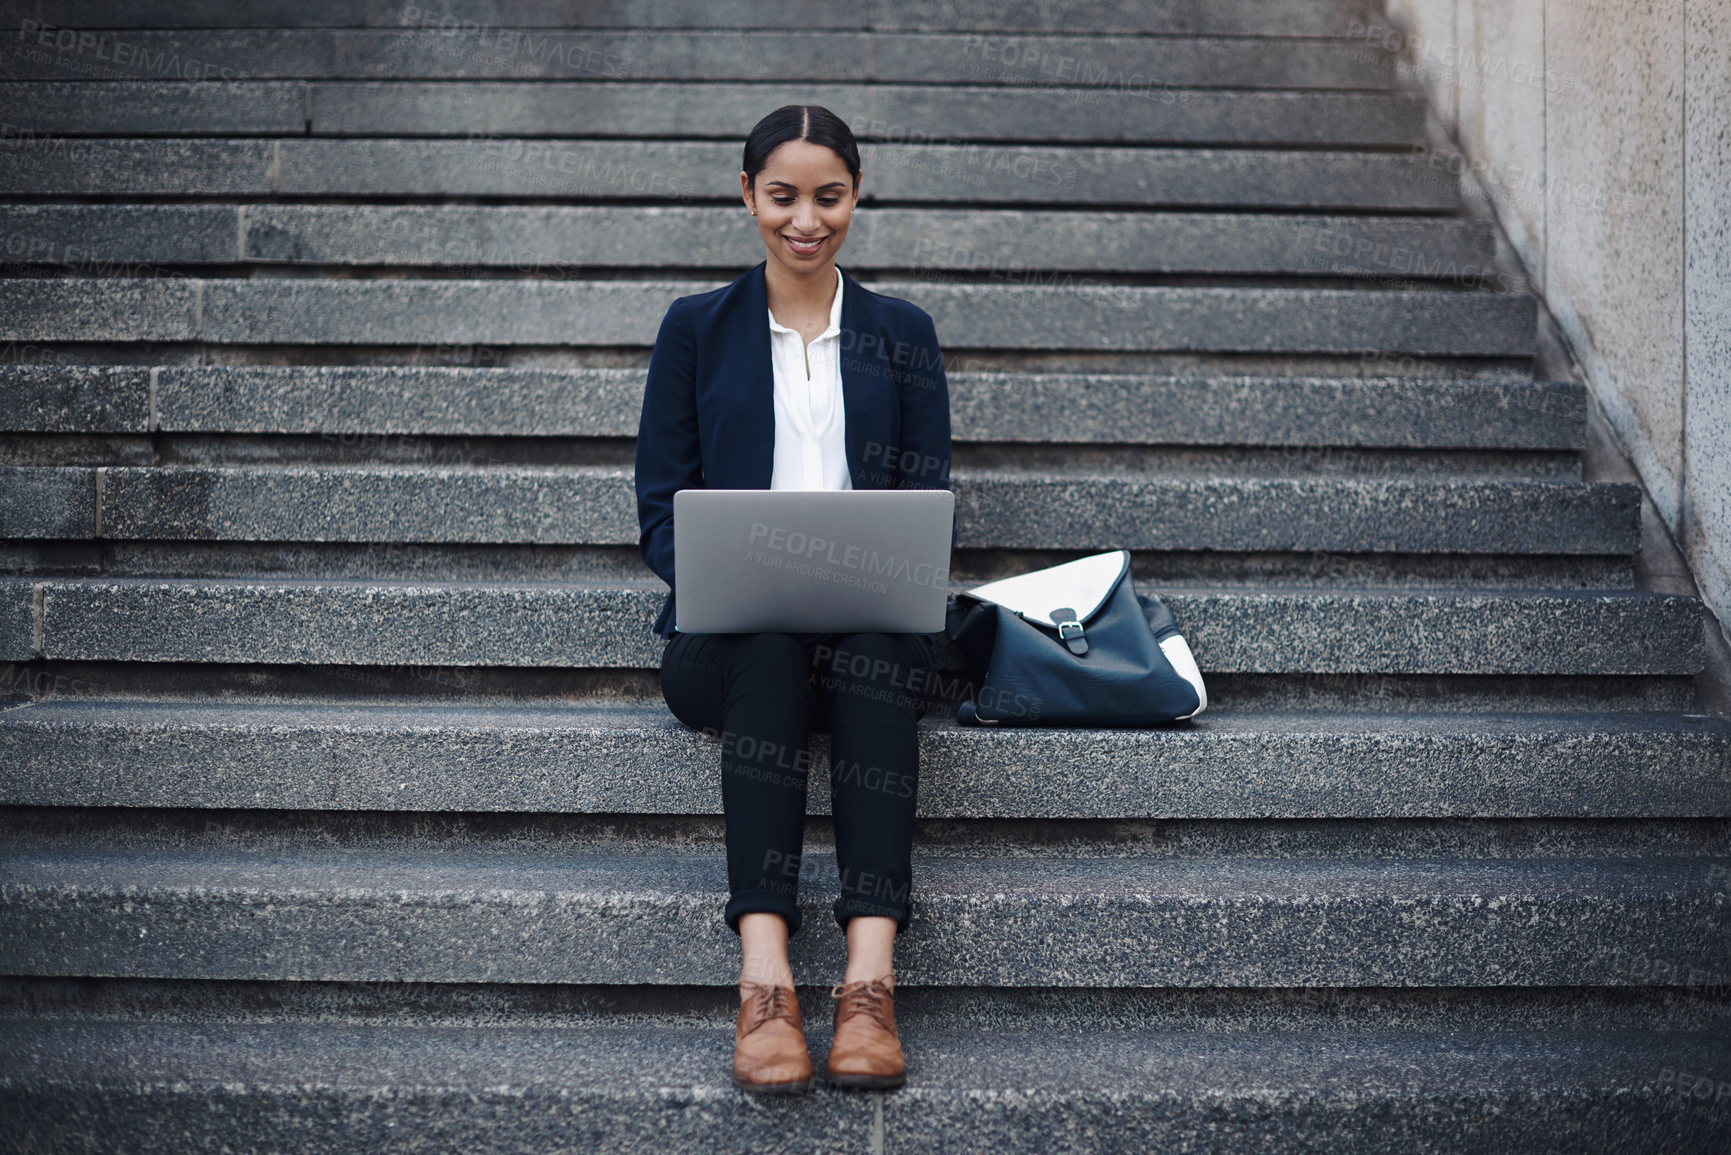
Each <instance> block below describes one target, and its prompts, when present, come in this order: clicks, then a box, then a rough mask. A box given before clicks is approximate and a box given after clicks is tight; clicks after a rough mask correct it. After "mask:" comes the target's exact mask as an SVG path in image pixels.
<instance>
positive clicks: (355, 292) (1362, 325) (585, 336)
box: [0, 277, 1536, 357]
mask: <svg viewBox="0 0 1731 1155" xmlns="http://www.w3.org/2000/svg"><path fill="white" fill-rule="evenodd" d="M725 283H726V282H715V281H578V280H572V281H566V280H515V279H511V280H504V279H497V280H476V281H470V280H348V279H328V280H327V279H306V278H293V277H290V278H282V279H252V280H198V279H190V278H165V277H152V278H135V277H127V278H117V277H78V278H20V279H10V280H0V340H9V341H174V342H183V341H202V342H207V343H212V344H246V345H270V344H280V345H354V344H364V345H414V344H422V345H434V346H450V345H465V344H484V345H554V346H583V345H590V346H595V345H599V346H637V347H648V346H652V345H653V344H654V343H655V334H656V331H657V329H658V327H659V326H660V323H661V318H662V316H663V315H664V314H665V313H666V311H667V306H668V305H670V304H671V303H672V302H673V301H674V300H675V299H676V298H678V297H682V296H686V295H689V294H692V293H698V292H704V291H707V290H709V289H713V288H717V287H719V285H720V284H725ZM872 287H873V289H874V290H875V291H878V292H882V293H886V294H888V295H890V296H895V297H901V298H904V299H906V300H909V301H912V302H913V303H914V304H916V305H919V306H920V307H922V308H924V309H925V310H926V311H927V312H929V313H930V314H931V316H932V319H933V322H934V323H935V325H936V327H937V332H938V335H939V339H940V340H941V341H942V342H943V345H944V348H945V349H946V350H949V349H964V348H965V349H998V350H1007V349H1092V350H1124V351H1161V350H1165V351H1199V352H1233V351H1238V352H1278V353H1351V354H1362V353H1364V352H1365V351H1366V350H1374V351H1378V352H1381V353H1409V354H1434V355H1438V356H1463V357H1527V356H1530V355H1531V354H1532V350H1533V341H1534V333H1535V325H1536V306H1535V302H1534V299H1533V298H1532V297H1531V296H1528V295H1526V294H1524V293H1489V292H1485V293H1479V292H1460V291H1451V290H1408V291H1385V290H1353V289H1289V288H1178V287H1142V286H1131V285H1100V284H1090V283H1071V284H1068V285H1066V284H1063V283H1062V282H1060V283H1058V284H1056V285H1044V286H1031V285H1006V284H990V283H984V284H967V283H961V284H942V283H932V282H921V281H907V282H902V281H879V282H874V283H873V286H872ZM844 352H845V350H844Z"/></svg>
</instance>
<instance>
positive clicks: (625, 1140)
mask: <svg viewBox="0 0 1731 1155" xmlns="http://www.w3.org/2000/svg"><path fill="white" fill-rule="evenodd" d="M814 996H815V997H818V998H819V999H820V1002H819V1004H818V1005H816V1006H814V1005H812V1003H811V1002H810V1001H809V1000H810V999H811V998H812V997H814ZM899 1001H900V1000H898V1002H899ZM802 1009H803V1010H804V1011H805V1017H806V1019H807V1021H808V1023H809V1024H810V1025H809V1027H808V1030H809V1031H810V1033H811V1037H812V1038H813V1040H814V1045H820V1044H818V1041H819V1040H821V1039H822V1038H823V1037H824V1036H825V1035H826V1034H827V1028H826V1026H825V1024H824V1023H823V1022H822V1020H823V1019H824V1017H825V1015H824V1013H823V1012H824V1008H823V1007H822V1005H821V992H815V991H808V992H805V995H804V998H803V999H802ZM899 1009H901V1008H900V1007H898V1010H899ZM898 1026H899V1027H900V1028H901V1032H902V1036H903V1038H904V1040H905V1042H906V1050H907V1053H908V1069H909V1085H908V1087H907V1088H906V1089H905V1090H903V1091H901V1092H899V1093H897V1094H893V1095H888V1096H877V1095H859V1094H853V1093H848V1092H840V1091H829V1090H819V1091H818V1092H817V1093H815V1094H814V1095H812V1096H809V1097H798V1098H793V1099H791V1100H789V1101H788V1102H785V1103H778V1104H776V1105H775V1108H774V1109H773V1110H769V1109H766V1108H765V1106H764V1104H762V1103H760V1102H758V1101H755V1100H753V1099H752V1098H751V1097H750V1096H748V1095H745V1094H743V1093H741V1092H739V1091H736V1090H734V1089H733V1088H732V1087H731V1086H730V1085H728V1083H727V1082H726V1077H727V1058H728V1051H729V1046H728V1029H727V1026H726V1024H725V1023H720V1024H717V1023H712V1022H699V1023H692V1022H690V1021H686V1022H682V1023H667V1024H663V1023H653V1024H638V1023H635V1022H633V1021H632V1020H631V1019H629V1018H627V1017H625V1016H620V1019H619V1022H618V1023H617V1025H615V1024H614V1023H611V1022H607V1021H601V1022H594V1021H585V1022H582V1023H580V1024H568V1023H559V1022H554V1021H545V1022H538V1023H536V1024H534V1025H533V1026H527V1027H525V1026H518V1025H515V1024H512V1025H510V1026H502V1025H500V1024H499V1023H497V1022H487V1021H477V1020H474V1019H465V1018H461V1017H458V1018H454V1019H451V1020H446V1021H438V1022H432V1023H410V1024H404V1023H401V1022H397V1021H393V1020H389V1019H384V1020H380V1019H374V1020H371V1021H368V1020H366V1019H363V1018H353V1019H346V1020H337V1021H330V1020H322V1021H321V1020H316V1019H312V1020H308V1019H300V1018H291V1019H287V1020H279V1021H269V1020H265V1021H253V1022H248V1021H244V1020H240V1021H215V1022H208V1023H199V1024H196V1025H194V1024H189V1023H185V1022H176V1021H174V1020H173V1019H171V1018H165V1019H162V1020H156V1021H150V1020H145V1021H125V1020H122V1021H117V1022H116V1021H109V1022H104V1021H100V1020H96V1021H74V1022H60V1021H56V1020H54V1019H51V1018H48V1017H46V1016H42V1017H31V1018H22V1019H18V1020H13V1021H11V1022H9V1023H8V1024H7V1025H6V1027H5V1028H4V1034H3V1035H0V1039H3V1040H4V1042H3V1046H0V1056H3V1057H0V1096H3V1099H0V1101H3V1102H4V1103H5V1106H6V1109H7V1113H8V1116H9V1118H10V1119H11V1120H12V1122H13V1125H14V1126H16V1127H18V1128H19V1131H18V1132H17V1134H19V1135H20V1136H21V1137H23V1138H24V1139H25V1142H26V1145H27V1146H30V1147H42V1148H46V1147H51V1146H67V1147H70V1146H73V1145H75V1144H77V1145H89V1146H100V1145H101V1144H102V1143H103V1142H104V1141H105V1140H106V1139H107V1138H108V1137H110V1136H113V1135H115V1134H125V1135H127V1136H128V1137H129V1140H130V1141H131V1143H132V1144H133V1146H134V1149H136V1150H139V1151H147V1152H156V1151H161V1152H165V1153H166V1152H175V1151H179V1150H184V1149H185V1147H186V1145H188V1144H190V1143H199V1144H204V1143H209V1144H210V1145H212V1146H214V1145H216V1144H218V1143H221V1142H223V1141H225V1140H227V1139H229V1138H230V1137H232V1136H233V1135H234V1134H236V1133H239V1134H244V1135H246V1136H248V1137H249V1138H250V1139H251V1140H252V1141H253V1142H255V1143H257V1144H259V1145H260V1146H268V1147H272V1148H280V1149H296V1150H305V1151H309V1152H319V1153H324V1152H332V1153H336V1152H368V1153H371V1152H380V1151H398V1150H407V1149H410V1148H411V1147H416V1146H419V1147H422V1148H424V1149H433V1148H436V1149H443V1150H463V1151H476V1152H493V1151H501V1152H502V1151H517V1150H522V1149H524V1148H525V1147H530V1148H548V1149H551V1148H563V1147H569V1146H572V1145H573V1144H575V1143H578V1142H581V1143H582V1144H583V1145H585V1146H591V1147H594V1148H596V1149H606V1150H609V1151H622V1152H635V1151H652V1152H663V1151H668V1150H711V1151H727V1150H736V1151H748V1150H750V1151H782V1150H789V1151H791V1150H800V1151H838V1152H839V1151H860V1150H868V1149H872V1148H874V1147H877V1146H878V1145H879V1144H880V1143H881V1144H882V1146H883V1148H884V1149H885V1150H893V1151H898V1152H900V1151H940V1150H955V1149H984V1150H992V1151H1006V1152H1028V1153H1043V1152H1047V1151H1054V1150H1082V1149H1086V1150H1091V1151H1124V1152H1143V1151H1149V1150H1182V1149H1184V1148H1185V1147H1186V1146H1187V1145H1188V1144H1190V1143H1192V1142H1194V1141H1195V1139H1196V1138H1197V1137H1198V1136H1199V1135H1202V1136H1206V1140H1207V1144H1208V1147H1209V1149H1212V1150H1246V1151H1248V1150H1269V1149H1280V1150H1287V1151H1317V1152H1356V1151H1372V1150H1387V1149H1388V1148H1389V1146H1390V1145H1391V1144H1399V1146H1400V1147H1401V1149H1402V1150H1405V1151H1411V1152H1415V1153H1426V1155H1429V1153H1441V1152H1475V1151H1486V1150H1506V1151H1514V1150H1519V1151H1528V1152H1534V1153H1536V1155H1573V1153H1574V1152H1578V1151H1582V1150H1590V1149H1603V1150H1615V1151H1629V1152H1635V1151H1654V1152H1657V1151H1676V1152H1705V1151H1711V1150H1714V1149H1716V1148H1717V1147H1722V1146H1723V1145H1724V1143H1725V1141H1726V1140H1727V1138H1731V1122H1728V1119H1727V1116H1726V1115H1725V1114H1724V1113H1723V1112H1722V1111H1719V1110H1716V1109H1715V1107H1714V1104H1713V1102H1712V1100H1711V1098H1710V1097H1709V1098H1707V1099H1706V1100H1705V1101H1703V1100H1698V1099H1695V1098H1694V1097H1693V1087H1692V1086H1690V1085H1688V1083H1687V1082H1686V1081H1685V1080H1683V1079H1680V1077H1679V1074H1678V1072H1679V1071H1686V1072H1689V1073H1690V1075H1691V1076H1694V1075H1696V1074H1697V1073H1699V1077H1703V1078H1706V1079H1707V1080H1708V1082H1709V1084H1710V1086H1709V1096H1710V1095H1711V1090H1712V1087H1711V1084H1713V1083H1714V1082H1715V1081H1717V1080H1722V1079H1724V1078H1725V1077H1726V1073H1727V1070H1728V1066H1727V1058H1726V1055H1725V1050H1724V1047H1723V1044H1722V1042H1721V1041H1720V1039H1719V1037H1717V1036H1715V1035H1714V1034H1713V1033H1712V1032H1708V1031H1699V1032H1677V1031H1625V1032H1595V1031H1583V1030H1557V1031H1538V1032H1526V1031H1520V1030H1513V1029H1510V1028H1509V1027H1507V1026H1502V1027H1495V1026H1493V1027H1490V1028H1484V1029H1479V1030H1471V1031H1446V1030H1437V1031H1424V1032H1411V1031H1398V1030H1378V1029H1375V1028H1370V1029H1366V1030H1360V1031H1355V1032H1330V1031H1327V1030H1322V1031H1315V1032H1298V1031H1285V1032H1278V1033H1274V1034H1260V1033H1258V1034H1249V1035H1246V1034H1242V1033H1236V1032H1234V1033H1224V1034H1221V1033H1213V1032H1208V1031H1178V1032H1174V1031H1170V1030H1160V1029H1149V1028H1145V1027H1143V1028H1126V1027H1124V1026H1123V1025H1122V1024H1121V1023H1120V1022H1118V1021H1117V1020H1115V1019H1112V1018H1108V1017H1104V1016H1103V1017H1102V1018H1101V1019H1099V1020H1098V1021H1096V1022H1093V1023H1090V1024H1085V1025H1081V1026H1078V1027H1076V1028H1074V1029H1071V1030H1067V1031H1060V1032H1052V1031H1047V1030H1038V1029H1029V1028H1028V1027H1026V1026H1025V1025H1021V1024H1009V1025H1007V1026H1006V1027H1005V1028H1004V1029H1002V1030H997V1031H993V1032H991V1033H990V1034H984V1033H982V1032H980V1031H979V1030H977V1029H971V1028H969V1027H967V1026H965V1025H964V1026H959V1027H947V1028H946V1027H935V1026H932V1025H928V1024H927V1023H926V1022H924V1021H923V1020H922V1019H921V1018H920V1017H919V1016H917V1015H915V1016H911V1017H906V1018H905V1019H904V1020H903V1021H901V1022H899V1023H898ZM818 1053H819V1054H820V1055H821V1053H822V1051H821V1049H820V1050H819V1051H818ZM1036 1072H1037V1073H1038V1077H1039V1085H1038V1086H1031V1085H1030V1083H1031V1076H1032V1075H1033V1074H1034V1073H1036ZM80 1084H88V1085H93V1086H95V1087H100V1088H101V1090H94V1089H93V1090H90V1091H83V1092H82V1093H80V1091H70V1090H69V1089H68V1088H69V1087H77V1086H79V1085H80ZM291 1088H292V1090H287V1089H291Z"/></svg>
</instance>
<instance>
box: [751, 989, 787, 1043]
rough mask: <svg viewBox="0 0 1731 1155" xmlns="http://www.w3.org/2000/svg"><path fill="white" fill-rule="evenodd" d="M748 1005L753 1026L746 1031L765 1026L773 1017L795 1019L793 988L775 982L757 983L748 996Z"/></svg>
mask: <svg viewBox="0 0 1731 1155" xmlns="http://www.w3.org/2000/svg"><path fill="white" fill-rule="evenodd" d="M746 1005H747V1006H748V1007H749V1008H750V1016H751V1026H750V1028H749V1029H748V1030H747V1031H746V1034H750V1033H751V1032H752V1031H755V1030H757V1028H759V1027H761V1026H763V1024H765V1023H767V1022H769V1021H770V1020H771V1019H786V1020H787V1021H788V1022H792V1021H793V990H792V989H791V988H789V987H784V986H778V985H776V984H774V983H756V984H753V985H752V987H751V988H750V991H749V993H748V994H747V996H746Z"/></svg>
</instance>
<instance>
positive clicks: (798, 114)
mask: <svg viewBox="0 0 1731 1155" xmlns="http://www.w3.org/2000/svg"><path fill="white" fill-rule="evenodd" d="M790 140H809V141H811V143H813V144H821V145H823V146H824V147H825V148H827V149H830V150H832V151H833V152H834V153H835V154H836V155H837V156H839V157H841V162H842V163H843V164H844V165H846V166H847V171H848V173H849V175H851V176H852V177H853V187H854V188H855V189H858V188H859V144H858V143H857V142H856V141H855V140H854V138H853V129H851V128H849V127H848V126H847V121H845V120H843V119H842V118H841V117H839V116H837V115H836V114H835V113H833V112H831V111H830V110H829V109H827V108H825V107H824V106H823V105H821V104H784V105H782V106H781V107H780V108H778V109H776V110H775V111H774V112H772V113H770V114H769V115H768V116H766V117H764V118H763V119H762V120H760V121H758V122H757V124H755V125H754V126H752V129H751V135H750V136H748V137H746V138H745V163H744V164H743V165H742V166H741V167H742V168H744V169H745V183H746V185H747V186H749V187H750V188H752V189H755V188H757V174H758V173H760V172H762V171H763V169H764V166H765V165H767V164H768V163H769V154H770V153H772V152H774V151H775V150H776V149H777V148H780V147H781V146H782V145H784V144H786V143H787V142H788V141H790Z"/></svg>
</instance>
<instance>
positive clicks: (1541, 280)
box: [1362, 0, 1731, 624]
mask: <svg viewBox="0 0 1731 1155" xmlns="http://www.w3.org/2000/svg"><path fill="white" fill-rule="evenodd" d="M1387 8H1388V13H1389V18H1388V23H1387V25H1386V26H1381V27H1369V26H1367V27H1366V28H1364V29H1363V30H1362V33H1363V36H1364V37H1365V39H1367V40H1375V41H1377V42H1379V43H1388V44H1390V45H1391V46H1396V47H1400V48H1403V49H1404V51H1405V54H1406V57H1407V60H1408V65H1409V67H1410V69H1411V70H1412V72H1413V74H1414V75H1416V76H1417V77H1418V78H1419V79H1420V80H1421V81H1422V82H1423V83H1424V85H1425V87H1426V89H1427V90H1428V91H1429V93H1430V96H1431V99H1432V100H1433V102H1434V103H1435V106H1436V108H1437V111H1438V113H1439V115H1441V117H1442V118H1443V119H1444V121H1445V122H1447V124H1448V126H1449V128H1450V129H1451V131H1452V132H1453V133H1454V136H1455V139H1456V140H1457V141H1458V142H1459V144H1460V146H1461V148H1462V149H1463V150H1464V151H1465V152H1466V154H1467V156H1468V158H1470V160H1471V163H1472V165H1473V168H1474V170H1475V172H1476V173H1477V175H1478V177H1479V180H1480V182H1481V183H1482V184H1483V185H1484V186H1485V188H1486V191H1487V192H1488V193H1489V194H1490V195H1491V197H1492V200H1493V202H1494V204H1495V208H1496V211H1497V215H1498V217H1499V218H1500V219H1501V221H1502V224H1503V227H1504V228H1505V230H1506V231H1507V232H1508V234H1509V236H1510V238H1511V239H1512V240H1513V242H1514V244H1515V247H1516V249H1517V250H1518V252H1519V253H1520V255H1521V258H1522V259H1523V261H1524V262H1525V264H1526V267H1527V269H1528V271H1529V273H1530V274H1531V275H1532V277H1533V279H1534V281H1535V282H1537V284H1538V285H1539V287H1540V288H1541V289H1542V291H1543V292H1544V295H1545V299H1546V302H1547V303H1548V304H1549V306H1550V309H1551V312H1552V314H1553V315H1554V316H1555V317H1556V318H1557V321H1558V323H1559V324H1560V325H1561V327H1562V329H1563V332H1564V334H1565V335H1566V336H1567V338H1568V340H1569V343H1570V344H1571V346H1572V347H1573V351H1574V354H1575V356H1576V358H1577V359H1578V360H1579V361H1580V363H1581V365H1582V366H1583V368H1584V369H1585V371H1586V375H1587V379H1588V383H1589V384H1590V385H1591V386H1592V389H1593V391H1594V393H1595V395H1596V396H1597V397H1598V399H1599V401H1600V404H1601V406H1602V407H1603V409H1604V411H1605V413H1606V415H1607V416H1608V417H1609V419H1610V421H1611V424H1612V426H1613V427H1614V428H1615V429H1616V431H1617V433H1618V434H1619V436H1620V437H1621V438H1622V440H1623V443H1624V448H1625V449H1626V450H1627V451H1628V453H1629V455H1630V457H1631V458H1632V459H1633V461H1634V463H1635V467H1636V468H1637V469H1638V470H1639V471H1640V474H1641V478H1642V480H1643V481H1644V482H1645V483H1646V486H1647V489H1648V491H1649V492H1650V493H1651V494H1652V496H1653V500H1654V502H1655V503H1656V504H1657V506H1658V508H1659V511H1660V513H1661V515H1662V516H1663V517H1664V518H1665V520H1666V522H1667V523H1668V524H1669V525H1670V527H1671V531H1672V533H1673V535H1674V536H1675V537H1676V539H1677V541H1678V543H1679V544H1680V545H1681V546H1682V547H1683V551H1684V553H1685V555H1686V556H1687V557H1688V559H1689V562H1690V565H1691V566H1692V567H1693V569H1694V574H1695V578H1696V581H1697V582H1698V583H1699V585H1700V587H1701V592H1702V595H1703V597H1704V598H1705V599H1706V601H1707V602H1708V604H1709V605H1710V606H1711V607H1712V608H1713V610H1714V612H1715V613H1716V614H1717V615H1718V617H1719V620H1720V622H1721V624H1731V0H1387Z"/></svg>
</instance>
